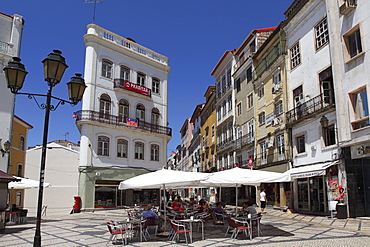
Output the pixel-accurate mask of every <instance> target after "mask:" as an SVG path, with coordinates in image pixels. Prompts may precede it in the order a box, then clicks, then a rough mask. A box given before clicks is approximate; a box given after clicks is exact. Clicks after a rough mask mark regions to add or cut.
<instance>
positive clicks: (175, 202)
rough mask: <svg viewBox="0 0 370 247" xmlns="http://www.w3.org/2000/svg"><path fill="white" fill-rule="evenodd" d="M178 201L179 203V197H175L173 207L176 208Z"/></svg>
mask: <svg viewBox="0 0 370 247" xmlns="http://www.w3.org/2000/svg"><path fill="white" fill-rule="evenodd" d="M177 203H179V200H178V199H175V200H174V201H173V202H172V204H171V207H172V208H174V207H176V205H177Z"/></svg>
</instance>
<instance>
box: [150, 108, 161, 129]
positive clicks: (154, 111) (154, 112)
mask: <svg viewBox="0 0 370 247" xmlns="http://www.w3.org/2000/svg"><path fill="white" fill-rule="evenodd" d="M159 116H160V114H159V110H158V109H157V108H153V109H152V124H154V125H159Z"/></svg>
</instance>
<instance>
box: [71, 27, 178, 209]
mask: <svg viewBox="0 0 370 247" xmlns="http://www.w3.org/2000/svg"><path fill="white" fill-rule="evenodd" d="M84 40H85V45H86V59H85V82H86V85H87V88H86V91H85V94H84V97H83V100H82V110H81V111H79V112H77V119H76V123H77V126H78V128H79V130H80V133H81V152H80V167H79V173H80V177H79V195H80V196H81V198H82V205H83V208H94V207H115V206H120V205H123V204H126V205H130V204H133V203H136V202H138V201H141V202H144V203H145V202H147V203H149V201H148V200H149V198H150V197H154V198H155V197H156V196H154V195H153V194H152V193H155V192H153V191H145V193H144V192H142V193H136V192H133V191H128V192H127V193H126V192H122V191H119V190H118V185H119V182H120V181H122V180H125V179H128V178H131V177H133V176H136V175H139V174H143V173H146V172H149V171H155V170H158V169H161V168H162V167H163V166H165V164H166V160H167V159H166V156H167V142H168V141H169V140H170V139H171V135H172V133H171V129H170V128H168V127H167V124H168V122H167V114H168V113H167V83H168V74H169V71H170V67H169V66H168V58H167V57H165V56H163V55H161V54H159V53H156V52H154V51H152V50H150V49H148V48H146V47H144V46H141V45H139V44H138V43H136V42H135V41H134V40H133V39H127V38H124V37H122V36H119V35H117V34H115V33H112V32H110V31H108V30H106V29H104V28H102V27H99V26H97V25H95V24H90V25H88V27H87V34H86V35H85V36H84Z"/></svg>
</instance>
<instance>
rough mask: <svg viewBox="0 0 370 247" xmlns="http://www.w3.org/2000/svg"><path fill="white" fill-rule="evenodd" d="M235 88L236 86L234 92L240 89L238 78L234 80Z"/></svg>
mask: <svg viewBox="0 0 370 247" xmlns="http://www.w3.org/2000/svg"><path fill="white" fill-rule="evenodd" d="M235 88H236V92H239V91H240V89H241V87H240V78H238V79H237V80H236V85H235Z"/></svg>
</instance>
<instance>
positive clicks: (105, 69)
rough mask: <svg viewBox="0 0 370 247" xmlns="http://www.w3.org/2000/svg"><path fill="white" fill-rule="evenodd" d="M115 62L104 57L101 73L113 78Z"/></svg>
mask: <svg viewBox="0 0 370 247" xmlns="http://www.w3.org/2000/svg"><path fill="white" fill-rule="evenodd" d="M112 68H113V63H112V62H111V61H109V60H108V59H103V61H102V67H101V75H102V76H104V77H106V78H112Z"/></svg>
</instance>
